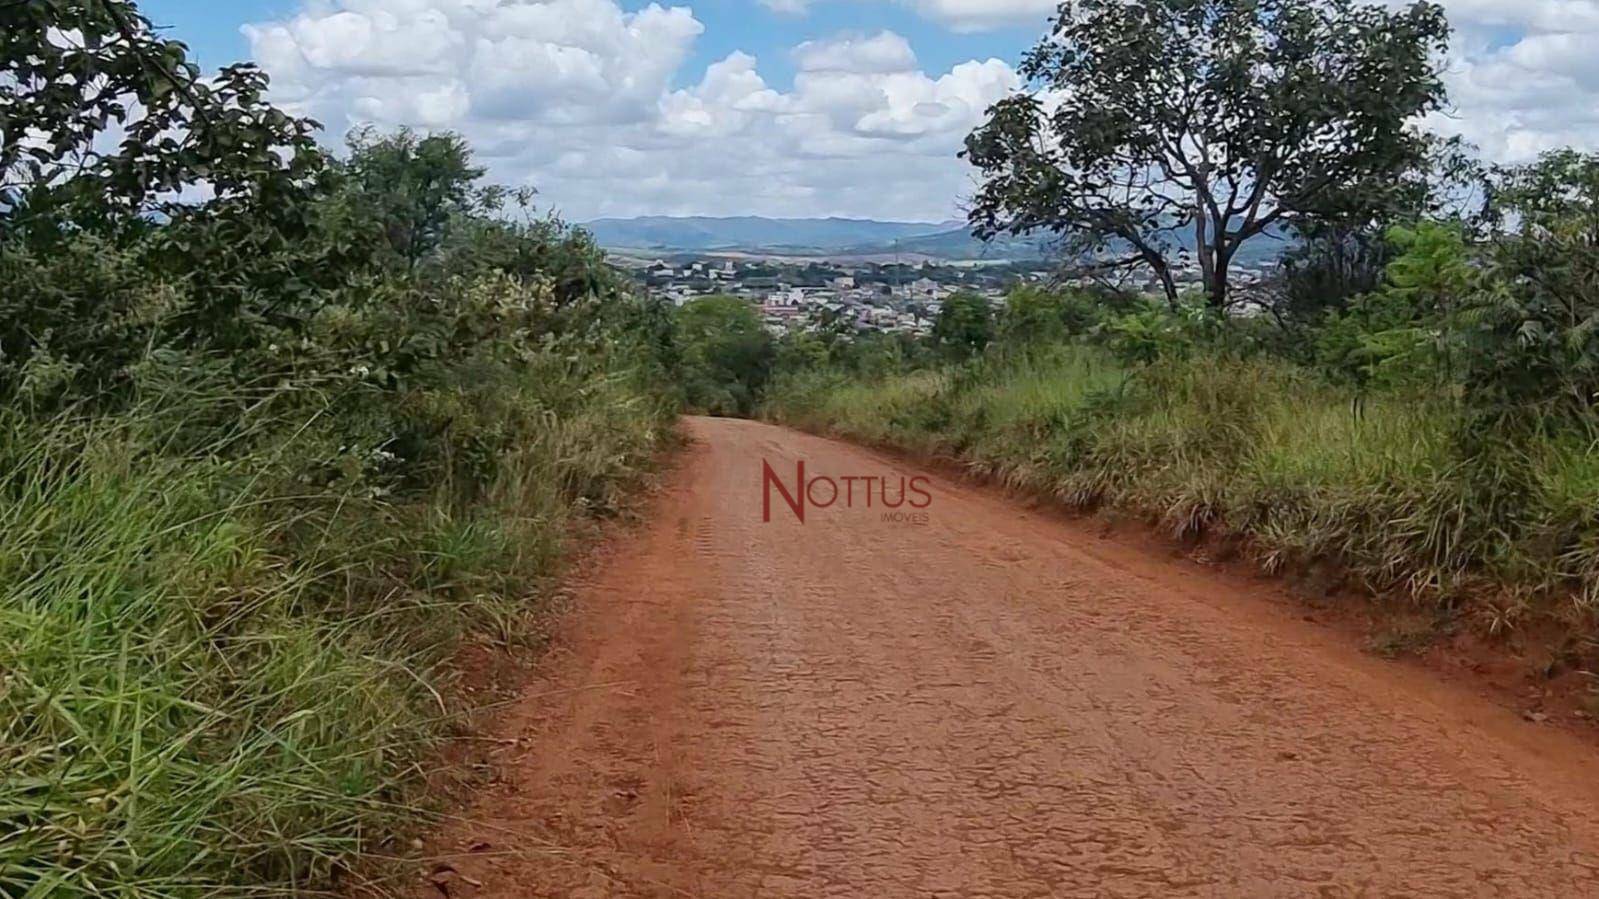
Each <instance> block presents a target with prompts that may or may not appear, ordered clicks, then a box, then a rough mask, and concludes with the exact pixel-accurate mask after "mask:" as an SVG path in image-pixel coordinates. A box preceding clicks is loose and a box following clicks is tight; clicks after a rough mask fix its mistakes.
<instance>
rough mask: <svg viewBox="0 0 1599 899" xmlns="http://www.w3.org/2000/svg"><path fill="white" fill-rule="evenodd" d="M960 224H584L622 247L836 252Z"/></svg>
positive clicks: (705, 220)
mask: <svg viewBox="0 0 1599 899" xmlns="http://www.w3.org/2000/svg"><path fill="white" fill-rule="evenodd" d="M959 226H960V223H959V222H879V221H873V220H870V219H843V218H826V219H773V218H762V217H759V216H738V217H734V218H711V217H707V216H688V217H681V218H680V217H673V216H660V215H651V216H644V217H641V218H631V219H616V218H608V219H596V220H594V221H592V222H588V223H587V224H585V225H584V226H583V227H585V228H587V229H588V230H589V231H590V232H591V233H592V234H593V235H594V239H595V240H597V241H599V243H600V245H601V246H605V247H616V248H621V249H637V250H662V251H671V250H779V249H781V250H793V251H796V252H808V251H821V252H833V251H840V250H847V249H850V248H853V247H859V246H880V245H886V244H891V243H892V242H893V241H895V240H901V239H904V238H910V237H922V236H928V235H934V234H938V233H939V232H943V231H948V230H950V229H951V228H956V227H959Z"/></svg>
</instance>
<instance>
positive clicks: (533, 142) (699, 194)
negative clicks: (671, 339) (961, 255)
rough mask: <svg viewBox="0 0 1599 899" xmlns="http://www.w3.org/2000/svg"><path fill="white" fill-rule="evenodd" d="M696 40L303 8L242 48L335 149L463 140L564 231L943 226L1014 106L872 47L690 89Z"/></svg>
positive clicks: (557, 0)
mask: <svg viewBox="0 0 1599 899" xmlns="http://www.w3.org/2000/svg"><path fill="white" fill-rule="evenodd" d="M703 30H704V27H703V25H702V24H701V23H700V22H699V21H698V20H697V19H696V18H695V17H694V15H693V13H692V12H691V11H690V10H689V9H687V8H685V7H668V6H662V5H659V4H651V5H649V6H646V7H644V8H643V9H641V10H638V11H636V12H628V11H625V10H623V9H622V8H621V7H620V6H619V5H618V4H617V2H616V0H307V2H306V3H305V4H304V5H303V6H302V8H301V9H300V11H299V12H298V13H297V14H296V15H294V16H292V17H291V18H288V19H286V20H281V21H275V22H264V23H258V24H253V25H249V26H246V27H245V29H244V31H245V35H246V36H247V38H248V39H249V41H250V44H251V47H252V49H253V53H254V56H255V59H256V60H257V61H258V62H260V63H261V64H262V66H263V67H264V68H265V69H266V70H267V71H268V72H270V73H271V74H272V76H273V90H274V95H275V97H276V99H277V100H279V101H280V102H282V103H284V104H285V105H288V106H290V107H291V108H293V109H295V110H296V111H299V112H302V113H306V114H310V115H314V116H315V117H317V118H318V119H320V120H321V121H322V122H323V123H324V124H326V125H327V126H328V129H329V131H330V132H331V133H332V134H333V135H334V136H337V135H338V134H340V133H342V132H343V131H345V130H347V129H349V128H352V127H355V126H357V125H363V124H375V125H378V126H380V127H395V126H399V125H411V126H416V127H421V128H426V129H452V130H455V131H459V132H461V133H462V134H464V135H466V136H467V137H468V138H469V139H470V140H471V141H472V143H473V145H474V146H475V147H476V148H478V151H479V157H480V159H481V160H482V161H483V162H484V163H485V164H486V165H488V166H489V168H490V171H491V174H492V176H493V177H495V178H496V179H498V180H500V181H502V182H505V183H527V184H531V185H533V186H535V187H537V188H539V190H540V191H542V192H543V194H544V197H545V202H546V203H547V204H548V205H551V206H553V207H555V208H557V209H559V210H561V211H562V212H563V213H565V214H567V215H569V216H571V217H574V218H588V217H594V216H601V215H631V214H641V213H647V212H648V213H685V214H686V213H699V214H735V213H762V214H769V215H853V216H872V217H878V218H918V219H942V218H946V217H948V216H950V215H951V214H952V213H953V212H954V211H955V205H956V204H957V203H958V202H959V200H960V198H961V197H962V196H963V195H964V194H966V193H968V192H969V190H970V180H969V177H970V176H969V174H968V171H967V167H966V166H965V164H964V163H962V162H961V161H960V160H959V159H958V158H956V152H957V151H958V150H959V148H960V146H961V141H962V139H963V138H964V137H965V135H966V134H967V133H969V132H970V130H971V129H972V128H974V127H976V126H977V125H978V124H979V123H980V122H981V121H982V117H983V114H984V111H985V110H986V109H987V107H988V106H989V105H990V104H992V103H994V102H995V101H997V100H999V99H1000V98H1001V97H1003V96H1005V95H1006V94H1007V93H1008V92H1010V91H1013V90H1015V89H1017V88H1018V87H1019V84H1018V81H1017V77H1016V75H1015V73H1014V72H1013V71H1012V70H1011V68H1010V66H1009V65H1007V64H1006V63H1004V62H1001V61H999V60H988V61H986V62H979V61H973V62H969V63H963V64H960V65H957V66H955V67H953V68H952V69H951V70H949V71H947V72H943V73H935V74H929V73H927V72H924V71H923V70H922V69H921V67H920V65H919V63H918V61H917V59H916V54H915V53H914V51H913V50H912V48H911V46H910V44H909V43H908V42H907V41H906V40H905V39H904V38H903V37H901V36H900V35H898V34H895V33H893V32H889V31H884V32H879V33H876V34H870V35H867V34H845V35H839V36H837V37H835V38H832V39H827V40H818V41H809V42H805V43H802V44H800V45H798V46H796V47H795V48H794V49H793V51H792V54H793V62H794V64H795V69H796V70H797V71H796V74H795V76H794V81H793V84H792V86H791V87H789V88H787V89H780V88H778V87H774V86H773V85H771V84H770V83H768V81H767V79H766V78H765V77H764V76H763V75H762V73H761V70H760V65H759V62H758V61H757V60H756V59H755V58H754V57H753V56H750V55H749V54H746V53H742V52H734V53H731V54H729V55H728V56H727V57H725V58H723V59H721V60H719V61H717V62H715V63H713V64H711V65H710V66H708V67H707V68H706V69H705V70H704V71H703V72H702V73H692V72H689V71H686V70H685V67H686V63H687V60H688V58H689V56H690V54H691V52H692V49H693V45H694V42H695V40H696V39H697V38H698V37H699V36H700V34H701V33H702V32H703ZM685 82H686V83H687V86H682V87H679V86H676V85H683V84H685Z"/></svg>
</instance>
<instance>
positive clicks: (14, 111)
mask: <svg viewBox="0 0 1599 899" xmlns="http://www.w3.org/2000/svg"><path fill="white" fill-rule="evenodd" d="M0 72H4V73H5V74H4V76H3V77H0V239H3V238H6V237H8V236H10V235H12V234H15V233H18V232H23V233H31V234H33V235H34V236H36V237H39V238H41V239H45V240H48V239H51V238H52V237H53V236H54V235H55V234H56V233H57V228H56V227H55V226H56V225H58V224H59V223H61V222H71V223H72V225H73V226H74V227H75V228H78V229H81V228H84V227H106V226H116V225H127V224H138V223H141V222H143V221H145V220H146V219H145V218H144V215H145V213H147V212H149V211H151V210H152V208H155V209H160V210H161V211H166V212H169V213H172V214H178V213H181V211H182V209H181V204H180V203H179V200H180V199H181V197H180V194H182V193H183V192H184V191H189V190H192V189H195V188H202V189H203V190H204V192H205V193H206V194H207V195H209V196H210V197H212V198H215V200H216V201H219V202H223V203H228V202H234V203H237V202H244V201H253V200H258V199H259V198H261V197H263V196H267V195H272V194H281V193H283V192H285V191H287V190H290V189H293V188H294V187H296V186H298V185H304V184H306V183H307V182H308V181H309V180H310V179H312V178H313V177H314V176H315V175H316V174H317V173H318V172H319V171H320V169H321V168H322V165H323V163H324V161H325V156H324V154H323V153H322V152H321V151H320V150H318V149H317V146H316V142H315V139H314V134H315V131H316V128H317V125H316V123H315V122H312V121H310V120H309V119H301V118H296V117H293V116H290V115H287V114H285V113H284V112H282V111H280V110H278V109H276V108H274V107H273V106H272V105H270V104H269V103H267V102H266V100H265V93H266V87H267V78H266V76H265V75H264V74H262V73H261V71H260V70H258V69H256V68H255V67H254V66H250V65H233V66H228V67H226V68H224V69H222V70H221V71H220V72H218V73H217V74H216V75H215V76H212V77H210V78H201V77H200V71H199V68H198V66H196V65H195V64H194V63H192V62H190V61H189V59H188V50H187V48H186V47H185V46H184V45H183V44H181V43H179V42H177V41H171V40H164V39H162V38H161V37H159V36H158V35H157V34H156V33H155V31H154V29H153V28H152V27H151V25H150V23H149V21H148V20H147V19H145V18H144V17H143V16H141V15H140V14H139V12H138V9H137V8H136V7H135V6H134V4H133V3H131V2H129V0H77V2H62V0H11V2H3V3H0Z"/></svg>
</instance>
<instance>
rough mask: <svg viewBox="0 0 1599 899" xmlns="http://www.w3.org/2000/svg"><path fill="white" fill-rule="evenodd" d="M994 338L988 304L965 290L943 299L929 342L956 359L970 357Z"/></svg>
mask: <svg viewBox="0 0 1599 899" xmlns="http://www.w3.org/2000/svg"><path fill="white" fill-rule="evenodd" d="M993 339H994V313H993V311H992V310H991V309H989V308H988V301H987V300H985V299H983V298H982V297H980V296H978V295H977V294H975V293H971V292H969V291H964V290H963V291H960V292H958V293H955V294H952V295H951V296H950V297H949V298H948V299H946V300H944V305H943V306H941V307H939V310H938V318H937V320H935V321H934V322H933V340H935V341H937V343H938V345H939V346H940V347H941V348H943V349H944V350H945V351H946V352H948V353H951V354H952V355H955V356H959V357H963V358H964V357H967V356H974V355H976V354H978V353H981V352H982V351H983V350H984V349H986V348H987V347H988V343H989V341H991V340H993Z"/></svg>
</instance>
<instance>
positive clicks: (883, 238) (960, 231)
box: [583, 215, 1285, 264]
mask: <svg viewBox="0 0 1599 899" xmlns="http://www.w3.org/2000/svg"><path fill="white" fill-rule="evenodd" d="M583 227H585V228H587V229H588V230H589V231H590V232H591V233H592V234H593V235H594V239H595V240H596V241H598V242H599V244H600V246H602V247H606V248H607V249H612V250H618V251H632V252H639V251H644V252H648V253H660V254H662V255H666V254H672V253H717V252H725V253H748V254H758V255H760V254H764V255H773V256H826V257H834V258H847V257H857V258H858V257H883V256H888V255H896V256H904V257H907V258H909V259H910V260H912V261H914V260H915V259H917V258H930V259H946V260H952V261H962V260H974V259H1017V260H1025V259H1040V258H1045V257H1048V256H1049V255H1051V254H1050V252H1049V249H1050V244H1051V240H1050V239H1049V238H1047V237H1038V238H1015V237H999V238H996V239H995V240H993V241H990V242H987V243H985V242H983V241H981V240H978V239H977V238H976V237H973V236H972V233H971V231H970V230H969V229H968V228H967V226H966V223H965V222H961V221H945V222H881V221H873V220H871V219H845V218H825V219H783V218H763V217H760V216H737V217H733V218H712V217H707V216H685V217H674V216H662V215H651V216H643V217H640V218H605V219H595V220H594V221H592V222H588V223H587V224H585V225H584V226H583ZM1184 236H1185V237H1186V236H1188V235H1184ZM1271 237H1277V238H1281V237H1282V235H1281V234H1280V233H1273V234H1272V235H1271V236H1270V237H1268V236H1266V235H1262V237H1261V238H1260V239H1257V240H1253V241H1250V242H1248V243H1246V244H1245V245H1244V247H1243V249H1242V251H1241V252H1240V254H1239V257H1238V262H1240V263H1242V264H1261V263H1265V262H1269V261H1270V260H1272V259H1274V258H1276V256H1277V255H1279V254H1280V253H1281V252H1282V249H1283V247H1284V246H1285V243H1284V241H1283V240H1281V239H1277V240H1273V239H1271Z"/></svg>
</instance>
